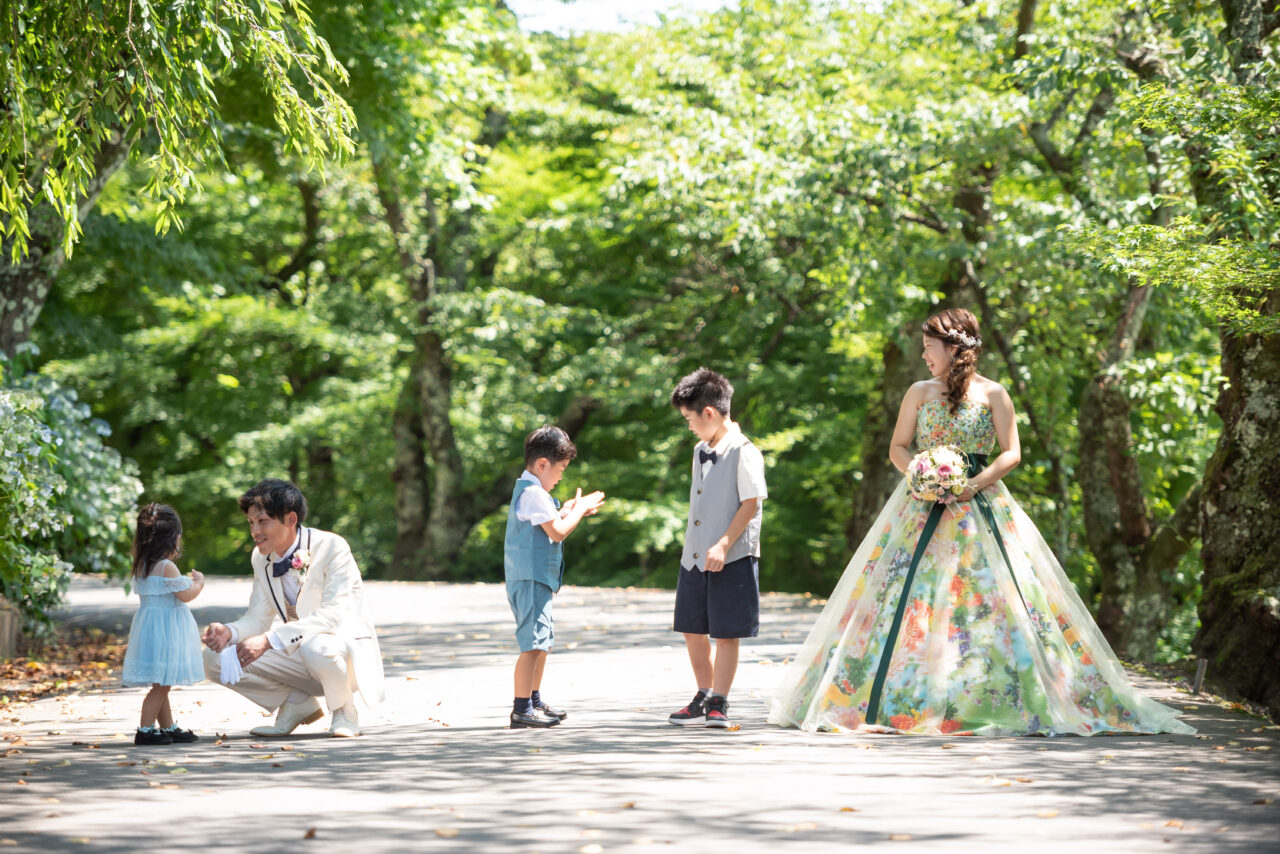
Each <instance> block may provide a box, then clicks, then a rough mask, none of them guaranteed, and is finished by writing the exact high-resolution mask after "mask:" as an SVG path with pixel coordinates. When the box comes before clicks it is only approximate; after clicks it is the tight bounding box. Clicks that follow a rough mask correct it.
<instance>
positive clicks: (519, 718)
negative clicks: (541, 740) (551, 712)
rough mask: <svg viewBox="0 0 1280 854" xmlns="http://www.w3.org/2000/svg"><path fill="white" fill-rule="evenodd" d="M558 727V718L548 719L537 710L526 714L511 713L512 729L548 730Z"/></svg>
mask: <svg viewBox="0 0 1280 854" xmlns="http://www.w3.org/2000/svg"><path fill="white" fill-rule="evenodd" d="M559 725H560V719H559V718H553V717H548V716H547V715H544V714H543V713H542V712H541V711H540V710H538V709H534V710H533V711H532V712H529V713H527V714H526V713H524V712H512V713H511V728H512V729H550V728H551V727H553V726H559Z"/></svg>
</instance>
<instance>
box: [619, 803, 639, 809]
mask: <svg viewBox="0 0 1280 854" xmlns="http://www.w3.org/2000/svg"><path fill="white" fill-rule="evenodd" d="M622 808H623V809H624V810H633V809H635V808H636V802H635V801H627V802H626V803H625V804H623V805H622Z"/></svg>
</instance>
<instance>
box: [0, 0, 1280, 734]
mask: <svg viewBox="0 0 1280 854" xmlns="http://www.w3.org/2000/svg"><path fill="white" fill-rule="evenodd" d="M1278 28H1280V8H1278V6H1277V2H1276V0H1220V2H1171V0H1152V2H1140V0H1124V2H1116V1H1115V0H1060V2H1039V1H1038V0H1020V2H1001V1H1000V0H987V1H986V2H976V0H973V1H972V2H966V0H903V1H902V2H893V0H889V1H888V2H884V3H849V2H845V3H841V2H817V0H778V1H777V2H764V0H742V2H740V3H738V4H736V5H735V6H733V7H732V8H727V9H723V10H720V11H714V12H710V13H705V14H695V15H689V16H678V17H671V18H665V19H663V20H661V21H660V22H659V23H658V24H656V25H654V26H643V27H635V28H631V29H627V30H626V31H624V32H597V33H586V34H579V35H557V34H551V33H530V32H526V31H524V30H522V29H521V28H520V26H519V23H518V20H517V18H516V16H515V15H514V14H513V13H512V11H511V10H510V9H509V8H508V7H507V6H506V5H505V4H504V3H502V2H479V0H421V2H412V1H410V2H391V0H369V2H363V3H328V2H315V3H313V4H311V5H310V6H309V7H303V6H300V5H297V4H294V3H290V2H281V0H237V1H236V2H233V3H220V2H214V1H213V0H185V2H168V3H163V2H146V0H130V2H128V3H102V2H92V0H65V2H40V0H15V2H9V3H6V4H4V7H3V14H0V40H2V41H3V44H0V49H2V53H0V100H2V102H3V103H4V104H5V108H6V109H5V114H4V116H3V126H2V128H0V156H2V157H3V161H2V166H0V178H2V181H0V223H2V224H3V232H4V247H3V248H4V253H3V261H2V262H0V263H3V264H4V265H5V266H4V267H0V288H2V289H3V290H2V291H0V296H2V297H3V301H2V303H0V308H2V311H0V353H3V354H4V358H3V360H2V361H0V376H2V377H3V388H2V389H0V428H2V430H0V436H2V437H3V438H2V439H0V441H2V443H3V444H0V463H2V465H0V584H2V586H3V590H2V592H3V594H4V596H5V597H7V598H8V599H9V600H10V601H12V602H14V603H16V604H17V605H18V606H19V607H20V608H21V609H22V611H23V613H24V615H25V616H26V619H27V628H28V631H29V632H31V633H32V634H38V633H39V632H40V631H41V630H42V626H45V625H47V617H46V615H47V612H48V610H49V609H50V608H51V607H52V606H53V605H54V604H55V603H56V602H57V601H58V598H59V596H60V595H61V592H62V591H63V590H64V589H65V585H66V582H67V578H68V573H69V572H71V571H73V570H79V571H105V572H108V573H110V574H113V575H115V576H118V577H121V578H123V577H124V576H125V575H126V574H127V569H128V548H129V541H130V538H131V526H132V524H133V517H134V515H135V513H136V508H137V504H138V502H140V501H153V500H154V501H164V502H168V503H170V504H172V505H174V506H175V507H176V508H177V509H178V511H179V512H180V514H181V515H182V518H183V521H184V526H185V531H186V534H185V556H184V558H183V561H182V564H183V566H184V568H186V569H191V568H196V569H200V570H201V571H203V572H207V573H208V572H212V573H242V572H244V570H245V568H246V566H247V563H246V558H247V554H248V552H249V550H250V549H251V547H252V543H251V541H250V540H249V538H248V536H247V530H246V526H245V524H244V521H243V518H242V517H241V515H240V514H239V512H238V510H237V509H236V505H235V500H234V499H235V497H236V496H237V495H238V494H239V493H240V492H241V491H243V490H244V489H245V488H246V487H248V486H249V485H251V484H252V483H253V482H255V481H256V480H257V479H259V478H261V477H265V476H280V477H288V478H290V479H293V480H295V481H296V482H298V483H299V485H300V486H301V487H302V488H303V490H304V492H305V493H306V494H307V496H308V498H309V500H310V502H311V512H310V515H309V516H308V519H307V522H308V524H313V525H315V526H318V527H323V528H326V529H330V530H335V531H339V532H341V533H342V534H343V535H344V536H345V537H346V538H347V539H348V541H349V542H350V543H351V545H352V547H353V550H354V551H355V553H356V555H357V556H358V559H359V562H360V564H361V567H362V570H363V571H364V573H365V575H366V576H367V577H371V578H393V579H418V580H426V579H430V580H437V579H439V580H454V581H466V580H485V581H493V580H498V579H500V578H501V574H502V569H501V567H502V559H501V552H502V546H501V538H502V531H503V525H504V520H505V505H506V503H507V500H508V498H509V495H510V488H511V483H512V481H513V480H514V478H515V476H516V475H517V474H518V473H519V469H520V449H521V442H522V439H523V437H524V435H525V434H526V433H527V432H528V431H529V430H531V429H533V428H534V427H537V426H539V425H542V424H545V423H557V424H560V425H561V426H563V427H565V429H567V430H568V431H569V432H570V433H571V434H572V435H573V437H574V440H575V442H576V443H577V445H578V448H579V457H578V459H577V461H575V462H574V463H573V465H572V466H571V468H570V469H569V474H568V476H567V477H566V479H565V486H566V487H567V488H569V489H572V488H573V487H576V486H579V485H580V486H583V487H585V488H589V489H602V490H604V491H605V492H606V493H608V495H609V502H608V505H607V509H606V511H605V512H604V513H602V514H601V515H600V516H599V517H598V518H595V519H592V520H590V521H589V522H588V523H587V524H586V525H585V526H584V527H583V529H582V530H581V531H580V532H578V533H577V534H576V535H575V537H574V539H573V542H572V548H571V550H570V552H569V565H568V573H567V578H568V580H570V581H571V582H572V583H577V584H600V585H647V586H671V585H672V584H673V582H674V577H675V567H676V562H677V560H678V554H679V541H680V538H681V535H682V532H683V529H684V524H685V511H686V507H687V500H688V494H687V490H688V477H689V454H690V449H691V446H692V443H693V438H692V437H691V436H690V434H689V433H688V431H687V429H686V428H685V426H684V424H683V421H682V419H681V418H680V417H679V415H678V413H676V412H675V411H674V410H673V409H672V408H671V407H670V405H669V404H668V403H667V397H668V394H669V392H670V389H671V387H672V385H673V384H674V382H675V381H676V380H677V379H678V378H679V377H680V376H681V375H683V374H685V373H687V372H688V371H690V370H692V369H693V368H696V367H698V366H699V365H708V366H711V367H714V368H716V369H718V370H720V371H722V372H724V373H725V374H727V375H728V376H729V377H730V379H731V380H732V381H733V383H734V385H735V386H736V388H737V393H736V395H735V398H734V417H735V418H736V419H737V420H738V421H739V422H740V423H741V424H742V426H743V429H744V430H745V432H746V433H747V434H748V435H749V436H751V437H752V438H753V439H754V440H755V441H756V443H757V444H758V445H759V447H760V448H761V449H762V450H763V452H764V453H765V457H766V461H767V465H768V478H769V492H770V498H769V501H768V508H767V510H766V523H765V529H764V552H765V554H766V558H765V559H764V560H763V561H762V564H761V585H762V587H763V588H764V589H766V590H783V591H811V592H813V593H815V594H818V595H823V594H824V593H825V592H826V591H827V590H829V589H830V588H831V587H832V586H833V584H834V582H835V580H836V579H837V578H838V577H839V575H840V573H841V572H842V571H843V570H844V567H845V563H846V561H847V560H848V557H849V555H850V554H851V552H852V550H853V548H854V547H855V546H856V544H857V543H858V542H859V541H860V540H861V538H862V537H863V536H864V535H865V534H866V533H867V531H868V528H869V526H870V525H871V523H872V522H873V521H874V519H875V516H876V514H877V512H878V510H879V508H880V505H881V504H882V503H883V501H884V499H885V497H886V496H887V494H888V491H889V490H890V489H891V488H892V486H893V484H894V482H895V479H896V478H897V477H898V475H897V473H896V472H895V471H894V470H893V468H892V467H891V465H890V464H889V462H888V456H887V450H888V444H889V437H890V434H891V431H892V426H893V422H894V419H895V417H896V414H897V405H898V401H899V400H900V399H901V395H902V394H903V392H904V391H905V389H906V387H907V386H908V385H909V384H910V383H912V382H914V381H916V380H919V379H922V378H925V376H926V372H925V371H924V369H923V363H922V361H921V360H920V358H919V351H920V342H919V324H920V322H921V321H922V320H923V319H924V318H925V317H926V316H927V315H928V314H930V313H932V312H933V311H936V310H937V309H938V308H939V307H943V306H965V307H968V308H970V309H972V310H973V311H974V312H975V313H976V314H977V315H978V316H979V318H980V320H981V322H982V324H983V335H984V339H985V349H986V354H985V355H984V357H983V359H982V362H981V365H980V370H981V371H982V372H983V373H984V374H986V375H988V376H991V377H993V378H995V379H997V380H998V381H1000V382H1002V383H1003V384H1004V385H1005V386H1006V387H1007V388H1008V389H1009V390H1010V392H1011V394H1012V395H1013V399H1014V402H1015V405H1016V407H1017V409H1018V411H1019V429H1020V432H1021V436H1022V444H1023V462H1022V465H1021V466H1020V467H1019V468H1018V469H1017V470H1016V471H1015V473H1014V474H1013V475H1012V476H1011V477H1010V478H1009V486H1010V488H1011V489H1013V491H1014V492H1015V494H1016V495H1017V496H1018V497H1019V499H1020V500H1021V501H1022V502H1023V506H1024V507H1025V509H1026V510H1027V512H1028V513H1029V515H1030V516H1031V518H1032V519H1033V520H1034V521H1035V522H1036V524H1037V525H1038V526H1039V527H1040V529H1041V531H1042V532H1043V534H1044V535H1045V538H1046V540H1047V541H1048V542H1049V544H1050V546H1051V547H1052V548H1053V550H1054V552H1055V554H1056V555H1057V556H1058V558H1059V560H1060V561H1061V563H1062V565H1063V566H1064V568H1065V569H1066V571H1067V573H1068V575H1069V576H1070V577H1071V579H1072V581H1073V582H1074V583H1075V584H1076V586H1077V589H1078V590H1079V591H1080V593H1081V595H1082V596H1083V597H1084V599H1085V601H1086V602H1087V603H1089V604H1090V606H1091V607H1092V608H1093V609H1094V612H1095V614H1096V616H1097V618H1098V620H1099V623H1100V625H1101V626H1102V628H1103V630H1104V632H1105V633H1106V634H1107V636H1108V638H1109V639H1110V640H1111V642H1112V644H1113V646H1114V647H1115V648H1116V650H1117V652H1119V653H1120V654H1121V655H1122V657H1125V658H1127V659H1130V660H1144V661H1165V662H1171V661H1172V662H1176V661H1182V660H1185V659H1187V658H1188V657H1195V656H1204V657H1207V658H1209V659H1210V662H1211V667H1210V676H1211V679H1213V680H1216V681H1217V682H1218V684H1221V685H1223V686H1224V687H1226V688H1229V689H1230V690H1232V691H1234V692H1237V693H1240V694H1243V695H1244V696H1247V697H1250V698H1252V699H1255V700H1258V701H1259V702H1261V703H1263V704H1264V705H1266V706H1268V707H1269V708H1270V709H1271V710H1272V711H1273V712H1276V711H1280V562H1277V561H1275V559H1274V556H1273V555H1274V550H1275V546H1274V544H1275V543H1276V542H1280V453H1277V451H1276V449H1277V447H1280V334H1277V329H1278V328H1280V323H1278V322H1277V311H1278V309H1280V260H1278V258H1280V251H1278V248H1280V207H1278V202H1277V199H1278V198H1280V98H1277V94H1276V92H1277V85H1276V83H1277V81H1280V72H1278V70H1277V52H1276V37H1275V32H1276V30H1277V29H1278Z"/></svg>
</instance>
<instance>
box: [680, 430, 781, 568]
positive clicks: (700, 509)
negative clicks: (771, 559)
mask: <svg viewBox="0 0 1280 854" xmlns="http://www.w3.org/2000/svg"><path fill="white" fill-rule="evenodd" d="M747 444H749V443H747V442H743V443H742V444H740V445H736V446H735V447H732V448H730V449H729V450H727V451H725V452H724V453H723V454H721V455H720V458H719V459H717V460H716V462H715V464H714V465H712V466H711V470H710V471H708V472H707V476H706V478H703V476H702V464H701V463H699V462H698V454H697V452H696V451H695V452H694V455H693V483H692V484H691V485H690V487H689V527H688V528H687V529H686V530H685V532H684V554H682V555H681V556H680V566H681V568H682V569H702V566H703V561H705V560H706V557H707V549H709V548H711V547H712V546H714V545H715V544H716V541H717V540H719V539H720V538H721V537H723V536H724V534H725V531H727V530H729V523H730V522H732V521H733V517H734V516H735V515H736V514H737V512H738V507H739V506H740V505H741V504H742V499H741V498H739V497H738V457H740V456H741V455H742V449H743V448H744V447H745V446H746V445H747ZM763 518H764V502H763V501H759V502H757V503H756V515H755V516H753V517H752V518H751V521H750V522H748V523H747V529H746V530H745V531H743V532H742V536H740V537H738V539H736V540H735V541H733V542H732V543H730V544H729V551H728V553H727V554H725V556H724V562H725V563H729V562H731V561H735V560H738V559H740V558H744V557H748V556H755V557H759V556H760V523H761V521H762V520H763Z"/></svg>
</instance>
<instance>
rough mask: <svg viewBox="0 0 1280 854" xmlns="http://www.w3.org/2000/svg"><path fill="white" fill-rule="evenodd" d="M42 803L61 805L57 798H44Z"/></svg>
mask: <svg viewBox="0 0 1280 854" xmlns="http://www.w3.org/2000/svg"><path fill="white" fill-rule="evenodd" d="M44 802H45V803H46V804H60V803H62V801H60V800H58V799H57V798H45V799H44Z"/></svg>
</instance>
